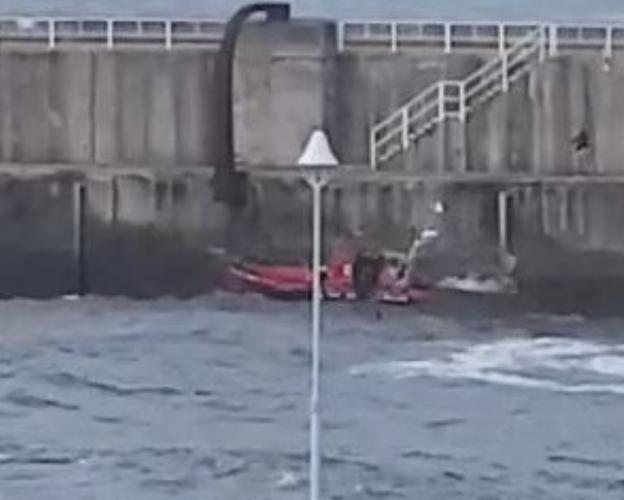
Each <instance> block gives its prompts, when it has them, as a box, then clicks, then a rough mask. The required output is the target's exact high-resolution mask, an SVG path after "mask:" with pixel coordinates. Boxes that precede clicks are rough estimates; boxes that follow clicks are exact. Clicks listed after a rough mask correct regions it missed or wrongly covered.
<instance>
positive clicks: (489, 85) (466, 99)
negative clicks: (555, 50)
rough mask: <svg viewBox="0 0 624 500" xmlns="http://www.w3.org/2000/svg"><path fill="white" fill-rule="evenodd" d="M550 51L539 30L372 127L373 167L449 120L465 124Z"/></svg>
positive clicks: (423, 95)
mask: <svg viewBox="0 0 624 500" xmlns="http://www.w3.org/2000/svg"><path fill="white" fill-rule="evenodd" d="M546 48H547V40H546V33H545V30H544V29H543V28H540V29H537V30H535V31H532V32H531V33H529V34H528V35H527V36H526V37H524V38H522V39H521V40H519V41H518V42H516V43H515V44H513V45H512V46H511V47H509V48H508V49H507V50H504V51H502V53H501V55H500V56H498V57H497V58H496V59H492V60H491V61H489V62H487V63H486V64H484V65H483V66H481V67H480V68H479V69H477V70H476V71H475V72H474V73H472V74H471V75H469V76H468V77H467V78H465V79H464V80H440V81H438V82H436V83H434V84H433V85H431V86H430V87H427V88H426V89H425V90H423V91H422V92H421V93H420V94H418V95H417V96H415V97H413V98H412V99H410V100H409V101H408V102H406V103H405V104H403V105H402V106H401V107H400V108H399V109H397V110H396V111H394V112H393V113H392V114H390V115H389V116H388V117H386V118H384V119H383V120H381V121H380V122H378V123H376V124H375V125H373V127H372V128H371V131H370V146H369V147H370V152H369V154H370V164H371V168H372V169H373V170H377V169H378V168H380V166H382V165H383V164H384V163H386V162H388V161H389V160H390V159H391V158H393V157H394V156H396V155H397V154H399V153H401V152H403V151H406V150H407V149H409V148H410V147H411V146H412V145H413V144H414V143H415V142H417V141H418V140H419V139H420V138H421V137H423V136H424V135H426V134H429V133H431V132H432V131H433V130H434V129H435V128H436V127H437V126H438V124H439V123H441V122H444V121H445V120H458V121H460V122H462V123H465V122H466V120H467V118H468V116H469V115H470V113H471V112H472V111H474V110H475V109H476V108H477V107H478V106H480V105H482V104H484V103H486V102H487V101H489V100H490V99H492V98H493V97H495V96H496V95H498V94H500V93H504V92H507V91H508V90H509V86H510V85H511V84H513V82H515V81H516V80H518V79H519V78H520V77H522V76H523V75H524V74H526V73H527V72H528V71H529V70H530V68H531V64H532V62H533V61H534V60H535V58H536V57H538V58H539V60H540V61H543V60H544V58H545V56H546Z"/></svg>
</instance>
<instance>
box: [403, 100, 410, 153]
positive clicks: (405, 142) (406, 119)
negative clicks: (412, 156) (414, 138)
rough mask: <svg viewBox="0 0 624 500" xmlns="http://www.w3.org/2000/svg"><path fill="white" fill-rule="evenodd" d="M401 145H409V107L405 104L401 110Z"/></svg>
mask: <svg viewBox="0 0 624 500" xmlns="http://www.w3.org/2000/svg"><path fill="white" fill-rule="evenodd" d="M401 146H403V149H407V148H408V147H409V109H408V108H407V106H404V107H403V109H402V110H401Z"/></svg>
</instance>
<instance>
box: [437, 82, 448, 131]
mask: <svg viewBox="0 0 624 500" xmlns="http://www.w3.org/2000/svg"><path fill="white" fill-rule="evenodd" d="M445 89H446V82H445V81H444V82H440V83H439V84H438V120H439V121H440V122H443V121H444V119H445V118H446V102H445V95H444V91H445Z"/></svg>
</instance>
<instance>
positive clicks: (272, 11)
mask: <svg viewBox="0 0 624 500" xmlns="http://www.w3.org/2000/svg"><path fill="white" fill-rule="evenodd" d="M256 13H265V14H266V19H267V21H288V19H290V5H289V4H287V3H257V4H251V5H247V6H244V7H242V8H241V9H239V10H238V11H237V12H236V13H235V14H234V15H233V16H232V17H231V18H230V20H229V21H228V22H227V24H226V26H225V35H224V37H223V40H222V41H221V46H220V49H219V52H218V54H217V59H216V66H215V72H214V84H215V92H214V96H215V103H214V113H213V117H214V118H213V119H214V121H213V133H214V141H213V147H214V151H215V157H214V165H215V168H216V170H215V178H214V189H215V199H216V200H217V201H221V202H224V203H226V204H228V205H229V206H231V207H241V206H244V205H245V203H246V184H247V179H246V175H245V174H244V173H243V172H237V171H236V165H235V161H234V118H233V112H232V101H233V98H232V81H233V76H232V75H233V66H234V53H235V50H236V40H237V38H238V35H239V34H240V30H241V28H242V26H243V23H244V22H245V20H246V19H247V18H248V17H250V16H251V15H253V14H256Z"/></svg>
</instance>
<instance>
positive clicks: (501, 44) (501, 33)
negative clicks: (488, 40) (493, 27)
mask: <svg viewBox="0 0 624 500" xmlns="http://www.w3.org/2000/svg"><path fill="white" fill-rule="evenodd" d="M506 50H507V44H506V41H505V25H504V24H499V25H498V54H499V55H500V56H501V57H503V54H504V53H505V51H506Z"/></svg>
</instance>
